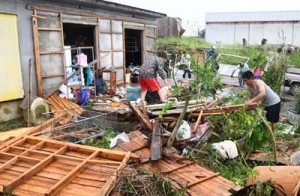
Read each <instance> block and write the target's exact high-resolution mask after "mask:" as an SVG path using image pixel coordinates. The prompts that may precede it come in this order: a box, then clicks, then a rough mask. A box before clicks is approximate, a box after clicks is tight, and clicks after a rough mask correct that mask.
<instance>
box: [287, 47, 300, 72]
mask: <svg viewBox="0 0 300 196" xmlns="http://www.w3.org/2000/svg"><path fill="white" fill-rule="evenodd" d="M288 56H289V64H291V65H295V67H297V68H300V52H299V51H297V52H292V53H291V54H289V55H288Z"/></svg>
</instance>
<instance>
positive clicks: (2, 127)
mask: <svg viewBox="0 0 300 196" xmlns="http://www.w3.org/2000/svg"><path fill="white" fill-rule="evenodd" d="M26 125H27V124H26V122H25V121H24V119H23V118H20V119H13V120H9V121H6V122H1V123H0V132H4V131H10V130H13V129H16V128H20V127H25V126H26Z"/></svg>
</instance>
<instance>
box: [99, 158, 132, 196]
mask: <svg viewBox="0 0 300 196" xmlns="http://www.w3.org/2000/svg"><path fill="white" fill-rule="evenodd" d="M130 156H131V152H127V154H126V156H125V157H124V159H123V161H122V163H121V164H120V165H119V167H118V168H117V170H116V171H115V172H114V175H112V176H111V177H110V179H109V180H108V181H107V182H106V183H105V184H104V186H103V187H102V189H101V192H100V194H99V196H101V195H108V193H109V192H110V191H111V189H112V187H113V184H115V183H116V179H117V176H118V174H119V173H120V171H121V170H123V169H124V168H125V167H126V164H127V162H128V160H129V158H130Z"/></svg>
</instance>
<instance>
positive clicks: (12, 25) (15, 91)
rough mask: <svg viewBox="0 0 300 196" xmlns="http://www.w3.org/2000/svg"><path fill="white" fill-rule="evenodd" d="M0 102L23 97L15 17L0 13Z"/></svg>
mask: <svg viewBox="0 0 300 196" xmlns="http://www.w3.org/2000/svg"><path fill="white" fill-rule="evenodd" d="M0 26H1V28H0V38H1V42H0V54H1V55H0V62H1V66H0V67H1V71H0V102H1V101H8V100H13V99H18V98H22V97H23V96H24V90H23V81H22V74H21V63H20V51H19V39H18V29H17V15H14V14H5V13H0Z"/></svg>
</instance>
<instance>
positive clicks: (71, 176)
mask: <svg viewBox="0 0 300 196" xmlns="http://www.w3.org/2000/svg"><path fill="white" fill-rule="evenodd" d="M97 155H98V152H97V151H95V152H94V153H93V154H91V155H90V156H89V157H88V158H87V159H86V160H84V161H83V162H82V163H80V164H79V165H77V167H76V168H74V169H73V170H72V171H71V172H70V173H69V174H68V175H66V176H65V177H64V178H63V179H61V180H60V181H58V182H57V183H56V184H55V185H54V186H53V187H51V189H50V190H49V191H48V192H47V193H46V195H55V194H57V193H58V192H60V191H61V190H62V189H63V188H64V187H65V185H66V184H68V183H69V182H70V181H71V180H73V179H74V178H75V177H76V174H77V173H78V172H79V171H80V169H81V168H82V167H83V166H84V165H85V164H86V163H87V160H89V159H91V158H94V157H95V156H97Z"/></svg>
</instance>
